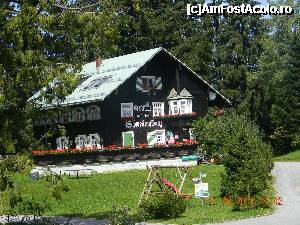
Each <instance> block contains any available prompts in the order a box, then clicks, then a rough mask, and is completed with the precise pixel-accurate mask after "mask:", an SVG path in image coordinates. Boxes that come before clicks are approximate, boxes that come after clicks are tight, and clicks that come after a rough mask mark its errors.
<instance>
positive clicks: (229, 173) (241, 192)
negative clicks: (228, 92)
mask: <svg viewBox="0 0 300 225" xmlns="http://www.w3.org/2000/svg"><path fill="white" fill-rule="evenodd" d="M194 127H195V128H196V129H195V131H196V135H197V137H198V138H200V139H201V140H199V142H200V143H202V144H201V146H200V147H201V148H202V149H203V150H204V152H206V153H207V154H208V155H209V156H212V155H216V154H217V153H219V154H221V155H222V163H223V165H224V166H225V173H224V174H223V176H222V181H221V193H222V196H230V197H231V198H238V197H239V196H244V197H245V196H246V197H248V198H251V197H252V196H257V195H259V194H262V193H263V192H264V191H265V190H266V189H267V188H268V181H269V180H270V172H271V169H272V167H273V162H272V149H271V147H270V146H269V145H268V144H266V143H265V142H263V140H262V134H261V133H260V132H259V129H258V127H257V126H256V125H255V124H254V123H253V122H251V121H249V120H248V119H247V118H246V117H244V116H239V115H236V114H234V113H231V114H229V115H226V116H222V117H217V118H212V117H206V118H205V119H204V120H203V121H201V119H200V120H198V121H196V122H194ZM234 208H235V209H242V208H248V207H240V206H239V205H236V207H234Z"/></svg>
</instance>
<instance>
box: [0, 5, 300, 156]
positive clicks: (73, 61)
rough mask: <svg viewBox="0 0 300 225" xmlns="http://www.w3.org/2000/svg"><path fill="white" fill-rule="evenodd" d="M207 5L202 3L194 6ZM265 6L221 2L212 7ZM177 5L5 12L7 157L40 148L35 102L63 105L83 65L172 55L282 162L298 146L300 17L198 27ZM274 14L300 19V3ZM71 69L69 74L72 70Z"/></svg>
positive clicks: (209, 19) (2, 105) (216, 19)
mask: <svg viewBox="0 0 300 225" xmlns="http://www.w3.org/2000/svg"><path fill="white" fill-rule="evenodd" d="M194 2H196V3H197V2H199V3H203V1H198V0H197V1H194ZM224 2H227V3H229V4H241V3H249V4H257V2H255V1H252V0H245V1H241V0H227V1H222V0H213V1H212V4H221V3H224ZM187 3H190V1H186V0H183V1H177V0H101V1H98V0H89V1H81V0H77V1H56V0H47V1H46V0H3V1H1V2H0V154H12V153H17V152H23V151H25V152H26V151H29V150H31V149H34V148H36V147H37V146H38V145H39V140H35V139H34V136H33V131H32V117H33V115H34V114H35V113H36V110H37V109H36V107H34V106H33V105H31V104H29V103H28V101H27V100H28V98H30V97H31V96H32V95H33V93H35V92H36V91H37V90H39V89H41V88H42V87H45V86H47V85H48V84H49V82H50V81H52V80H53V79H54V78H56V80H57V81H58V85H55V86H51V87H50V86H49V87H48V89H47V91H46V92H45V93H44V96H43V97H45V98H46V99H49V101H50V100H51V99H53V98H54V97H59V98H61V99H63V98H64V96H65V95H66V94H68V93H69V92H71V91H72V89H73V88H74V85H75V84H76V82H78V80H79V79H80V78H79V77H77V75H76V73H77V72H78V71H80V68H81V66H82V65H83V64H85V63H87V62H90V61H94V60H95V58H96V56H97V55H100V56H101V57H102V58H108V57H112V56H119V55H122V54H128V53H132V52H136V51H141V50H146V49H151V48H154V47H160V46H161V47H164V48H166V49H167V50H169V51H170V52H172V53H173V54H174V55H175V56H176V57H178V58H179V59H180V60H181V61H183V62H185V63H186V64H187V65H188V66H189V67H190V68H192V69H193V70H194V71H195V72H197V73H198V74H199V75H201V76H202V77H203V78H204V79H206V80H207V81H208V82H210V83H211V84H213V85H214V87H215V88H216V89H218V90H219V91H220V92H222V93H223V94H224V95H225V96H226V97H227V98H229V99H230V101H231V102H232V107H233V108H234V109H235V110H236V111H237V113H238V114H244V115H245V116H247V117H249V119H251V120H252V121H254V122H255V123H256V124H257V125H258V126H259V127H260V129H261V130H262V131H263V133H264V134H265V135H264V136H265V141H267V142H270V143H271V145H272V146H273V151H274V152H275V153H276V154H280V153H284V152H288V151H291V150H292V149H293V148H296V147H299V146H300V14H299V11H296V13H294V14H293V15H291V16H282V15H281V16H253V15H214V16H208V15H206V16H203V17H191V16H187V15H186V4H187ZM271 4H274V5H278V4H279V5H290V6H292V7H293V8H294V9H299V7H300V2H299V1H289V0H281V1H278V2H271ZM70 68H71V69H70Z"/></svg>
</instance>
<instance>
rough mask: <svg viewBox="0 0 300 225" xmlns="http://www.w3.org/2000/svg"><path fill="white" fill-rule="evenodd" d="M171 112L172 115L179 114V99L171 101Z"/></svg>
mask: <svg viewBox="0 0 300 225" xmlns="http://www.w3.org/2000/svg"><path fill="white" fill-rule="evenodd" d="M169 114H171V115H176V114H179V105H178V101H177V100H171V101H169Z"/></svg>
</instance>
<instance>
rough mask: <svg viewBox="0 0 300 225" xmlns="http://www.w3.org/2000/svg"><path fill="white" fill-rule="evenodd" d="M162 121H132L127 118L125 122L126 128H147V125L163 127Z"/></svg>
mask: <svg viewBox="0 0 300 225" xmlns="http://www.w3.org/2000/svg"><path fill="white" fill-rule="evenodd" d="M162 125H163V123H162V121H155V120H150V121H145V120H141V121H131V120H127V121H126V123H125V126H126V128H146V127H150V128H151V127H154V128H162Z"/></svg>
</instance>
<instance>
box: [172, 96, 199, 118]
mask: <svg viewBox="0 0 300 225" xmlns="http://www.w3.org/2000/svg"><path fill="white" fill-rule="evenodd" d="M192 104H193V101H192V99H180V100H171V101H169V114H171V115H176V114H187V113H192V112H193V107H192Z"/></svg>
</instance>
